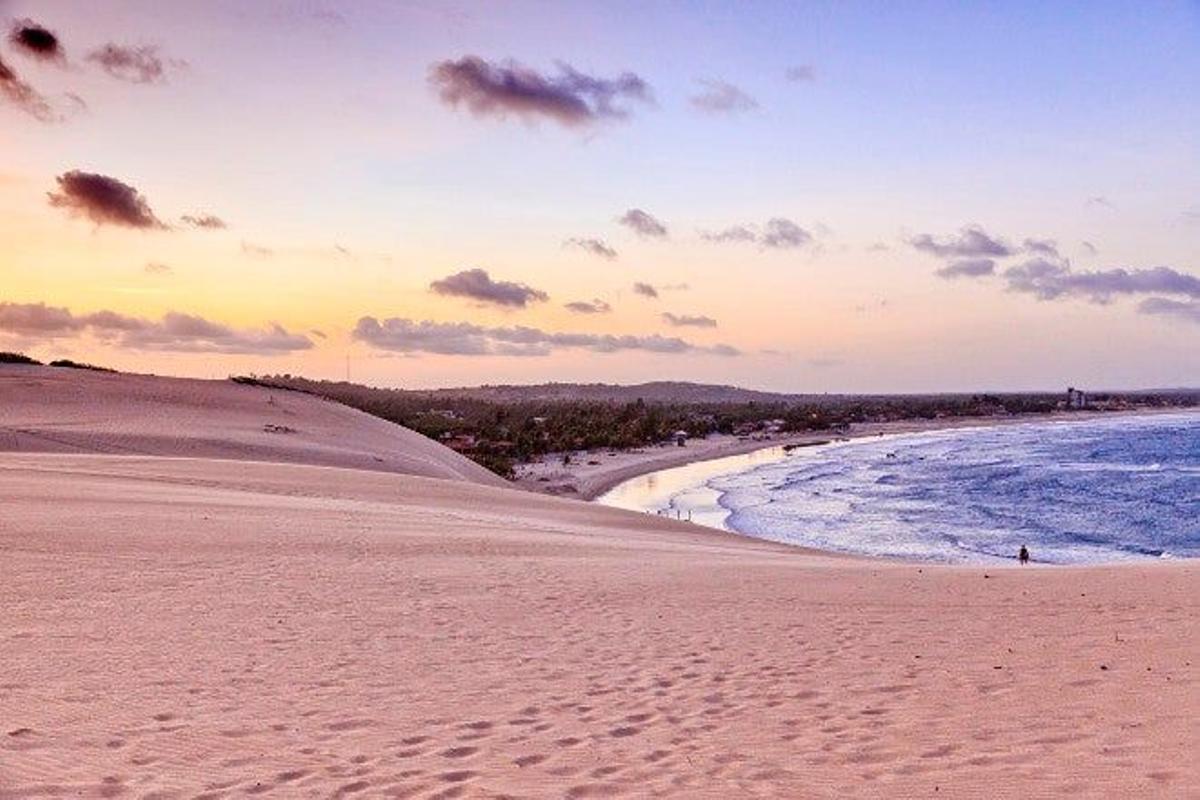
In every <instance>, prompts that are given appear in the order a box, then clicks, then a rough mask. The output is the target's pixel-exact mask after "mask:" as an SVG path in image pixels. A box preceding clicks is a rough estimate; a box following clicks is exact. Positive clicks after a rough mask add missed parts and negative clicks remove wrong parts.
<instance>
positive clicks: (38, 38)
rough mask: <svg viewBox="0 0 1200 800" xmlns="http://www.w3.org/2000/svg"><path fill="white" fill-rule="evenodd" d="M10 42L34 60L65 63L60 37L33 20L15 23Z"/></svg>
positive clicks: (10, 33) (10, 34)
mask: <svg viewBox="0 0 1200 800" xmlns="http://www.w3.org/2000/svg"><path fill="white" fill-rule="evenodd" d="M8 41H9V43H10V44H12V46H13V47H14V48H16V49H17V51H18V52H20V53H24V54H25V55H27V56H30V57H32V58H36V59H39V60H42V61H57V62H62V61H65V56H64V54H63V50H62V45H61V44H60V43H59V41H58V36H56V35H55V33H54V32H53V31H51V30H50V29H48V28H45V27H43V26H41V25H39V24H37V23H36V22H34V21H33V20H30V19H22V20H18V21H16V22H14V23H13V26H12V30H11V31H10V32H9V35H8Z"/></svg>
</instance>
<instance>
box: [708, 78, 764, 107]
mask: <svg viewBox="0 0 1200 800" xmlns="http://www.w3.org/2000/svg"><path fill="white" fill-rule="evenodd" d="M698 83H700V85H701V86H703V87H704V90H703V91H702V92H700V93H699V94H696V95H693V96H692V97H691V102H692V105H693V106H695V107H696V108H698V109H700V110H701V111H706V112H708V113H710V114H736V113H738V112H741V111H752V110H753V109H756V108H758V101H757V100H755V99H754V98H753V97H751V96H750V95H748V94H746V92H745V91H743V90H742V89H740V88H738V87H737V86H734V85H733V84H732V83H726V82H725V81H711V80H700V81H698Z"/></svg>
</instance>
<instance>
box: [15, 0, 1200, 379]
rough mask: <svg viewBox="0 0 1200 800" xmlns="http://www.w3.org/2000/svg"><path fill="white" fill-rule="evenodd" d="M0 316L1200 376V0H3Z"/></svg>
mask: <svg viewBox="0 0 1200 800" xmlns="http://www.w3.org/2000/svg"><path fill="white" fill-rule="evenodd" d="M0 22H2V23H3V26H4V31H3V40H2V41H0V152H2V153H3V157H2V158H0V349H8V350H21V351H24V352H27V353H29V354H31V355H35V356H37V357H39V358H57V357H70V358H75V359H82V360H88V361H94V362H96V363H101V364H104V365H109V366H113V367H118V368H121V369H126V370H135V371H145V372H157V373H165V374H176V375H194V376H205V377H223V376H225V375H228V374H231V373H244V372H255V373H260V374H262V373H274V372H291V373H299V374H304V375H307V376H310V377H327V378H343V377H345V375H346V370H347V363H349V369H350V374H351V377H352V378H353V379H354V380H356V381H361V382H366V383H372V384H378V385H388V386H408V387H425V386H444V385H463V384H479V383H507V382H516V383H528V382H541V381H551V380H553V381H609V382H621V383H629V382H640V381H648V380H693V381H704V382H718V383H734V384H740V385H745V386H750V387H755V388H769V389H777V390H789V391H818V392H822V391H924V390H968V391H973V390H989V389H991V390H1004V389H1032V388H1045V389H1058V388H1060V387H1062V386H1065V385H1067V384H1073V385H1082V386H1085V387H1092V388H1103V387H1111V388H1136V387H1162V386H1181V385H1193V386H1195V385H1198V384H1200V355H1198V354H1200V3H1196V2H1148V3H1141V2H1128V3H1106V2H1088V3H1043V2H1030V3H1017V2H1008V3H978V4H966V3H949V2H930V3H842V2H834V3H800V2H791V3H784V2H778V3H772V2H755V3H740V2H730V3H719V2H691V3H684V2H674V3H668V2H657V3H646V2H628V3H623V2H604V3H599V2H597V3H584V2H544V3H533V2H488V3H484V2H479V3H457V2H453V3H452V2H433V1H432V0H429V1H427V2H408V3H405V2H370V1H364V2H344V3H338V2H335V1H334V0H328V1H327V2H284V0H278V1H277V2H265V1H263V2H253V3H247V2H235V1H234V0H225V1H221V0H214V1H212V2H206V3H192V2H175V1H173V0H171V1H165V2H164V1H163V0H157V1H151V0H146V1H145V2H132V1H127V0H108V1H107V2H104V3H94V2H82V0H76V1H75V2H60V1H59V0H38V1H37V2H22V1H21V0H0Z"/></svg>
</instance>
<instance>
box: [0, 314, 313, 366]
mask: <svg viewBox="0 0 1200 800" xmlns="http://www.w3.org/2000/svg"><path fill="white" fill-rule="evenodd" d="M0 331H2V332H5V333H9V334H13V335H16V336H21V337H26V338H44V339H50V338H61V337H68V336H78V335H80V334H83V333H90V334H92V335H93V336H95V337H96V338H98V339H100V340H101V341H103V342H104V343H106V344H109V345H112V346H116V347H125V348H129V349H132V350H159V351H172V352H186V353H232V354H245V355H273V354H280V353H291V352H295V351H298V350H308V349H310V348H311V347H312V346H313V344H312V341H311V340H310V339H308V338H307V337H306V336H302V335H299V334H293V333H289V332H288V331H286V330H285V329H284V328H283V327H281V326H279V325H276V324H272V325H270V326H269V327H268V328H266V329H264V330H239V329H235V328H231V327H229V326H226V325H222V324H220V323H216V322H211V321H209V320H206V319H204V318H203V317H198V316H194V315H191V314H181V313H179V312H176V311H170V312H167V313H166V314H164V315H163V316H162V318H161V319H159V320H149V319H143V318H140V317H129V316H125V315H123V314H118V313H116V312H115V311H96V312H93V313H90V314H82V315H76V314H73V313H72V312H71V311H70V310H69V309H67V308H61V307H55V306H47V305H46V304H45V303H0Z"/></svg>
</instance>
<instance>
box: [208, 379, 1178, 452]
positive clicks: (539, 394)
mask: <svg viewBox="0 0 1200 800" xmlns="http://www.w3.org/2000/svg"><path fill="white" fill-rule="evenodd" d="M231 380H233V381H235V382H237V383H242V384H247V385H253V386H265V387H270V388H276V389H290V390H294V391H301V392H307V393H309V394H314V395H318V396H320V397H325V398H328V399H330V400H335V401H337V402H340V403H343V404H345V405H348V406H351V407H353V408H357V409H360V410H362V411H365V412H367V413H368V414H372V415H374V416H377V417H381V418H383V419H386V420H390V421H391V422H395V423H398V424H400V425H403V426H405V427H406V428H411V429H412V430H415V431H417V432H418V433H422V434H424V435H425V436H428V437H430V438H431V439H436V440H438V441H440V442H443V443H444V444H446V445H448V446H449V447H452V448H453V449H455V450H458V451H459V452H461V453H463V454H464V455H466V456H468V457H470V458H472V459H474V460H475V461H477V462H478V463H480V464H482V465H483V466H485V467H487V468H488V469H490V470H492V471H493V472H496V473H497V474H500V475H503V476H510V475H511V474H512V472H513V468H514V467H515V466H516V465H517V464H519V463H522V462H526V461H531V460H533V459H536V458H538V457H539V456H544V455H546V454H549V453H569V452H571V451H577V450H598V449H614V450H616V449H626V448H633V447H642V446H646V445H652V444H659V443H662V442H666V441H669V440H671V439H672V438H674V437H675V435H676V432H679V431H682V432H684V433H686V435H687V436H688V437H700V436H706V435H708V434H711V433H724V434H734V435H741V436H751V435H758V434H763V433H769V434H772V435H774V434H786V433H793V432H800V431H830V432H837V431H842V430H845V429H846V428H847V427H848V426H850V425H852V424H855V423H863V422H886V421H895V420H905V419H935V418H940V417H966V416H997V415H1005V416H1007V415H1012V414H1030V413H1044V412H1050V411H1054V410H1056V409H1059V408H1061V407H1062V405H1063V400H1064V395H1062V394H1058V393H1055V394H1050V393H1043V394H1003V395H992V394H985V395H879V396H851V395H838V396H830V395H770V397H772V398H773V399H772V400H770V401H769V402H759V401H746V402H728V401H721V402H710V401H706V400H704V399H703V398H704V397H705V392H704V391H701V390H702V389H703V388H704V387H696V386H694V385H692V386H690V388H689V390H688V391H687V392H686V393H684V396H687V397H688V398H689V400H688V401H686V402H684V401H680V402H669V401H665V400H657V401H655V402H646V401H645V400H643V399H640V398H638V399H611V400H608V401H603V400H594V399H587V400H578V399H572V398H571V397H570V391H569V387H566V388H565V389H564V388H563V387H557V388H556V391H555V392H554V393H553V394H552V395H550V396H548V395H547V392H546V388H545V387H480V388H477V389H439V390H434V391H414V390H404V389H378V388H372V387H369V386H360V385H357V384H353V383H345V382H333V381H313V380H308V379H306V378H300V377H294V376H291V375H276V376H263V377H256V376H237V377H233V378H231ZM638 388H639V387H612V390H611V395H612V396H613V397H614V398H617V397H628V396H629V395H630V394H631V393H636V391H637V390H638ZM712 388H713V389H714V391H715V390H720V394H719V396H727V394H728V391H727V387H712ZM581 393H583V392H581ZM591 393H592V395H593V396H594V395H595V394H596V392H595V389H594V387H591ZM523 397H524V398H527V399H523ZM497 398H502V399H497ZM775 398H778V399H775ZM1198 399H1200V398H1198V396H1197V395H1196V394H1195V393H1191V394H1188V393H1177V394H1164V395H1156V394H1131V395H1107V394H1093V395H1092V400H1091V402H1092V404H1093V407H1095V408H1130V407H1146V406H1160V405H1195V404H1196V403H1197V400H1198Z"/></svg>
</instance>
